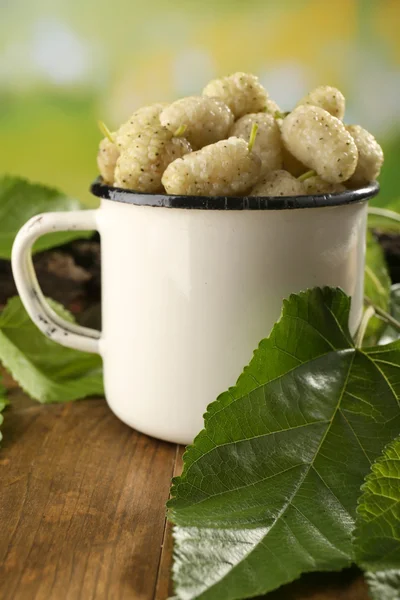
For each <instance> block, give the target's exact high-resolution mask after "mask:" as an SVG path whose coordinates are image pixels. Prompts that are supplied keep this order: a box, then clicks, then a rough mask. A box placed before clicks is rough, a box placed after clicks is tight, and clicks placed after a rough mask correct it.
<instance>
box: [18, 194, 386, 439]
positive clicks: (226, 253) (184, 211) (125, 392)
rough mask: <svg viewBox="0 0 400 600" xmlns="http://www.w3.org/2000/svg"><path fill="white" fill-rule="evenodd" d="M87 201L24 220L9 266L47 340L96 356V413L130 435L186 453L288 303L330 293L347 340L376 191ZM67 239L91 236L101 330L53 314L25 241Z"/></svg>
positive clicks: (356, 310)
mask: <svg viewBox="0 0 400 600" xmlns="http://www.w3.org/2000/svg"><path fill="white" fill-rule="evenodd" d="M92 191H93V193H94V194H95V195H97V196H100V197H101V198H102V201H101V207H100V208H99V209H98V210H87V211H79V212H69V213H45V214H42V215H38V216H36V217H33V218H32V219H31V220H30V221H28V223H26V225H25V226H24V227H23V228H22V229H21V231H20V232H19V233H18V235H17V237H16V240H15V243H14V247H13V255H12V266H13V272H14V277H15V281H16V284H17V288H18V291H19V294H20V296H21V298H22V301H23V303H24V305H25V307H26V310H27V311H28V313H29V315H30V317H31V318H32V320H33V321H34V322H35V323H36V325H37V326H38V327H39V328H40V329H41V330H42V331H43V333H44V334H45V335H47V336H48V337H50V338H52V339H53V340H54V341H56V342H59V343H60V344H63V345H64V346H69V347H72V348H77V349H79V350H85V351H87V352H98V353H100V354H101V356H102V357H103V360H104V379H105V390H106V397H107V401H108V404H109V406H110V408H111V409H112V410H113V411H114V413H115V414H116V415H117V416H118V417H119V418H120V419H121V420H122V421H124V422H125V423H127V424H128V425H130V426H131V427H134V428H135V429H138V430H139V431H142V432H144V433H147V434H149V435H151V436H154V437H157V438H161V439H164V440H168V441H171V442H178V443H181V444H187V443H190V442H191V441H192V440H193V438H194V436H195V435H196V434H197V433H198V432H199V431H200V430H201V428H202V426H203V419H202V415H203V413H204V411H205V409H206V407H207V405H208V404H209V403H210V402H212V401H213V400H214V399H215V398H216V397H217V396H218V394H219V393H220V392H222V391H224V390H226V389H227V388H228V387H229V386H231V385H233V384H234V383H235V382H236V379H237V377H238V376H239V375H240V373H241V371H242V369H243V367H244V366H245V365H246V364H248V362H249V361H250V359H251V357H252V354H253V351H254V349H255V348H256V347H257V345H258V343H259V341H260V340H261V339H262V338H263V337H266V336H267V335H268V333H269V331H270V329H271V327H272V325H273V324H274V322H275V321H276V320H277V319H278V317H279V314H280V311H281V306H282V299H283V298H285V297H287V296H288V295H289V294H290V293H292V292H299V291H301V290H305V289H307V288H311V287H315V286H324V285H329V286H338V287H341V288H342V289H343V290H344V291H345V292H346V293H347V294H349V295H350V296H352V308H351V315H350V329H351V331H352V332H354V331H355V330H356V328H357V326H358V323H359V321H360V318H361V314H362V306H363V284H364V260H365V232H366V218H367V200H368V199H369V198H371V197H373V196H374V195H376V194H377V192H378V185H377V184H371V185H369V186H368V187H365V188H363V189H360V190H357V191H347V192H344V193H342V194H337V195H320V196H304V197H299V198H294V197H290V198H289V197H288V198H247V197H246V198H198V197H183V196H163V195H158V196H157V195H149V194H137V193H134V192H130V191H125V190H118V189H116V188H110V187H107V186H105V185H103V184H102V183H101V182H96V183H95V184H94V185H93V186H92ZM71 229H77V230H83V229H97V230H98V231H99V232H100V235H101V261H102V323H103V330H102V332H101V333H100V332H98V331H94V330H91V329H87V328H84V327H81V326H79V325H74V324H71V323H67V322H65V321H64V320H63V319H61V318H60V317H59V316H57V315H56V314H55V313H54V312H53V311H52V310H51V308H50V307H49V306H48V304H47V303H46V301H45V299H44V297H43V294H42V292H41V291H40V288H39V286H38V282H37V279H36V276H35V273H34V270H33V266H32V259H31V247H32V244H33V243H34V242H35V240H36V239H37V238H38V237H39V236H41V235H43V234H45V233H49V232H53V231H64V230H71Z"/></svg>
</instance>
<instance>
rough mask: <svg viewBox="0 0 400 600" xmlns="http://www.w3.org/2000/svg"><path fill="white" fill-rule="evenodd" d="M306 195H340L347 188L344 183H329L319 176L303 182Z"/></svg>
mask: <svg viewBox="0 0 400 600" xmlns="http://www.w3.org/2000/svg"><path fill="white" fill-rule="evenodd" d="M303 187H304V190H305V191H304V193H305V194H310V195H312V194H338V193H340V192H344V191H345V190H346V187H345V186H344V185H343V184H342V183H329V181H324V180H323V179H322V178H321V177H320V176H319V175H315V176H314V177H309V178H308V179H305V180H304V181H303Z"/></svg>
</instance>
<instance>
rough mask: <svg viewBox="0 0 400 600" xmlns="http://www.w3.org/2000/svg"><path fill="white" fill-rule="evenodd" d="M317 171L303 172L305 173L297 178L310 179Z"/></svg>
mask: <svg viewBox="0 0 400 600" xmlns="http://www.w3.org/2000/svg"><path fill="white" fill-rule="evenodd" d="M315 175H316V172H315V171H306V172H305V173H303V175H300V177H298V178H297V180H298V181H305V180H306V179H310V177H315Z"/></svg>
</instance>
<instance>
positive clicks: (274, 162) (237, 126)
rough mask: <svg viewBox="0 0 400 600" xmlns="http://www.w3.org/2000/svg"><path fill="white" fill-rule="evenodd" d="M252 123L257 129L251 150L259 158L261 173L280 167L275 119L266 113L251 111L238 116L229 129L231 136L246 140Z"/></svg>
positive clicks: (280, 144)
mask: <svg viewBox="0 0 400 600" xmlns="http://www.w3.org/2000/svg"><path fill="white" fill-rule="evenodd" d="M254 123H257V125H258V130H257V136H256V140H255V142H254V146H253V152H255V153H256V154H258V156H259V157H260V159H261V174H264V173H266V172H267V171H273V170H275V169H281V168H282V140H281V132H280V129H279V125H278V123H277V122H276V119H275V118H274V117H273V116H272V115H271V114H268V113H265V112H262V113H251V114H248V115H244V116H243V117H240V119H238V120H237V121H236V123H234V125H233V127H232V129H231V132H230V134H231V136H236V137H240V138H242V139H244V140H248V139H249V137H250V133H251V129H252V126H253V124H254Z"/></svg>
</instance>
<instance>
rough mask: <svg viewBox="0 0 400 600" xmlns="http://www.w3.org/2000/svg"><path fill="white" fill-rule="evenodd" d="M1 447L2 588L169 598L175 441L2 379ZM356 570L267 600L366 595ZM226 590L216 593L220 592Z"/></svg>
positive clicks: (16, 597)
mask: <svg viewBox="0 0 400 600" xmlns="http://www.w3.org/2000/svg"><path fill="white" fill-rule="evenodd" d="M6 383H7V385H8V387H9V389H10V396H9V397H10V400H11V403H12V404H11V407H10V408H9V409H8V410H7V412H6V413H5V422H4V426H3V428H2V431H3V437H4V439H3V442H2V448H1V449H0V598H1V599H2V600H91V599H95V600H125V599H134V600H150V599H151V600H165V599H166V598H167V597H168V595H171V594H172V589H171V587H170V566H171V552H172V542H171V536H170V527H169V525H166V521H165V508H164V506H165V502H166V500H167V498H168V493H169V487H170V481H171V477H172V476H173V475H176V474H178V473H179V471H180V469H181V457H182V449H181V448H179V447H177V446H176V445H173V444H167V443H165V442H160V441H157V440H154V439H151V438H149V437H147V436H145V435H141V434H139V433H137V432H136V431H133V430H132V429H130V428H129V427H127V426H126V425H124V424H123V423H121V422H120V421H119V420H118V419H117V418H116V417H114V415H113V414H112V413H111V412H110V410H109V409H108V408H107V405H106V404H105V401H104V400H103V399H90V400H85V401H81V402H76V403H74V404H71V403H70V404H63V405H54V404H53V405H48V406H41V405H40V404H37V403H35V402H33V401H31V400H30V399H29V398H27V397H26V396H25V395H24V394H23V393H22V392H21V391H20V390H19V389H18V388H17V387H16V386H15V384H13V382H12V381H11V380H10V379H8V380H7V382H6ZM367 598H368V596H367V593H366V590H365V585H364V582H363V580H362V578H361V577H360V576H359V575H358V574H357V573H356V572H354V571H346V572H344V573H343V574H330V575H319V574H317V575H312V576H307V577H305V578H303V579H302V580H301V581H300V582H297V583H295V584H292V585H290V586H286V587H285V588H283V589H281V590H279V591H278V592H275V593H274V594H270V595H269V596H268V600H306V599H307V600H339V599H341V600H367ZM221 600H223V599H221Z"/></svg>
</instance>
